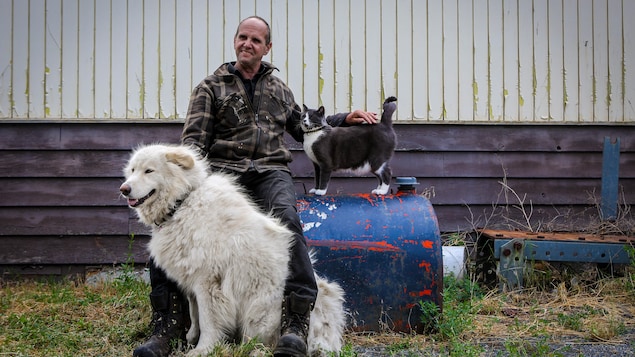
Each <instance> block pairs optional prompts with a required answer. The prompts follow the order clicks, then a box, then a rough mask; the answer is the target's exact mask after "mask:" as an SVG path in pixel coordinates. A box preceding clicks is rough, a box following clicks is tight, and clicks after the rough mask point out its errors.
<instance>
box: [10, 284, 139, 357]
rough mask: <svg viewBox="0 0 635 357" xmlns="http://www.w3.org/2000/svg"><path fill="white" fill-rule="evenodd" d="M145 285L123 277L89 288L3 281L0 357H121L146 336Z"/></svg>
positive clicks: (81, 285)
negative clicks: (78, 356) (80, 356)
mask: <svg viewBox="0 0 635 357" xmlns="http://www.w3.org/2000/svg"><path fill="white" fill-rule="evenodd" d="M148 292H149V287H148V285H147V284H146V283H144V282H143V281H141V280H138V279H136V278H131V277H128V276H123V277H120V278H117V279H116V280H114V281H113V282H110V283H105V284H100V285H99V286H88V285H85V284H77V283H75V282H73V281H69V280H66V281H44V282H36V281H20V282H11V281H9V282H7V281H4V282H2V285H1V290H0V312H1V313H0V330H2V331H3V333H2V334H0V355H2V356H5V355H8V356H33V357H34V356H77V355H78V353H79V354H81V355H84V356H121V355H123V354H122V352H123V351H124V350H128V352H126V353H125V355H128V354H129V351H130V350H129V347H130V346H133V345H134V344H135V343H137V342H138V341H139V338H140V337H141V336H143V335H145V334H146V333H147V332H149V330H148V327H147V316H149V314H150V307H149V306H150V303H149V300H148Z"/></svg>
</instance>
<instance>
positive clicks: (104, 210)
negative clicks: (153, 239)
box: [0, 207, 130, 236]
mask: <svg viewBox="0 0 635 357" xmlns="http://www.w3.org/2000/svg"><path fill="white" fill-rule="evenodd" d="M129 221H130V212H129V209H128V208H127V207H10V208H5V207H0V236H5V235H12V236H13V235H90V234H99V235H113V234H123V235H127V234H128V233H129Z"/></svg>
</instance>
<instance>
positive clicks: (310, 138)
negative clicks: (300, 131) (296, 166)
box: [302, 130, 324, 162]
mask: <svg viewBox="0 0 635 357" xmlns="http://www.w3.org/2000/svg"><path fill="white" fill-rule="evenodd" d="M322 135H324V130H318V131H314V132H311V133H304V143H303V144H302V146H303V147H304V152H305V153H306V155H307V156H308V157H309V159H311V161H313V162H317V159H316V158H315V153H313V144H314V143H315V142H316V141H318V139H320V137H322Z"/></svg>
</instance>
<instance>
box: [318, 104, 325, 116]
mask: <svg viewBox="0 0 635 357" xmlns="http://www.w3.org/2000/svg"><path fill="white" fill-rule="evenodd" d="M318 113H320V115H324V106H323V105H321V106H320V107H319V108H318Z"/></svg>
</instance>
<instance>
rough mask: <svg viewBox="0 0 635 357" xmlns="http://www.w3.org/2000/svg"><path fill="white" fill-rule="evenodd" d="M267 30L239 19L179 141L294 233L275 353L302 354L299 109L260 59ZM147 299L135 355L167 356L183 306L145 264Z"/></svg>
mask: <svg viewBox="0 0 635 357" xmlns="http://www.w3.org/2000/svg"><path fill="white" fill-rule="evenodd" d="M271 46H272V43H271V29H270V28H269V24H268V23H267V22H266V21H265V20H264V19H262V18H260V17H257V16H252V17H248V18H246V19H244V20H243V21H242V22H241V23H240V24H239V25H238V29H237V30H236V34H235V36H234V49H235V51H236V62H230V63H225V64H223V65H221V66H220V67H219V68H218V69H217V70H216V71H215V72H214V74H213V75H211V76H208V77H207V78H205V79H204V80H203V81H202V82H201V83H200V84H199V85H198V86H197V87H196V88H194V91H193V93H192V96H191V98H190V105H189V109H188V113H187V117H186V120H185V125H184V127H183V133H182V136H181V141H182V143H183V144H188V145H193V146H195V147H197V148H199V149H200V150H201V153H202V154H203V155H204V156H205V157H206V158H207V159H208V161H209V164H210V166H211V168H212V170H222V171H228V172H231V173H234V174H236V175H238V177H239V182H240V183H241V184H242V185H244V186H245V187H246V188H247V190H248V192H249V193H250V195H251V196H252V197H253V199H254V200H255V201H256V202H257V203H258V204H259V205H260V206H261V207H262V208H263V209H264V210H265V211H266V212H271V213H272V214H273V215H274V216H276V217H279V218H280V219H281V220H282V222H284V223H285V224H286V225H287V226H288V227H289V228H290V229H291V230H292V231H293V232H294V233H295V244H294V245H293V247H292V248H291V262H290V264H289V269H290V275H289V277H288V279H287V282H286V287H285V294H284V295H285V297H284V300H283V301H282V302H281V303H282V329H281V337H280V340H279V342H278V345H277V346H276V347H275V349H274V356H277V357H281V356H306V354H307V345H306V337H307V333H308V326H309V314H310V312H311V309H312V308H313V304H314V302H315V298H316V296H317V286H316V282H315V277H314V273H313V268H312V266H311V261H310V258H309V255H308V250H307V246H306V241H305V239H304V234H303V231H302V224H301V221H300V218H299V216H298V214H297V211H296V197H295V188H294V185H293V179H292V177H291V173H290V171H289V168H288V166H287V164H288V163H289V162H290V161H291V153H290V152H289V150H288V149H287V148H286V147H285V146H284V140H283V135H284V132H285V131H287V132H289V133H290V134H291V135H292V136H293V137H294V138H295V139H296V140H298V141H302V139H303V133H302V131H301V129H300V127H299V125H298V124H299V120H300V107H299V106H298V104H296V103H295V100H294V97H293V93H292V92H291V90H290V89H289V88H288V87H287V86H286V85H285V84H284V82H282V81H281V80H280V79H279V78H277V77H275V76H274V75H273V74H272V73H273V71H274V70H276V68H275V67H274V66H273V65H271V64H270V63H266V62H264V61H262V58H263V56H265V55H267V54H268V53H269V51H270V50H271ZM328 120H329V122H330V124H331V125H333V126H339V125H352V124H359V123H364V122H365V123H369V124H374V123H376V122H377V117H376V114H375V113H370V112H366V111H363V110H356V111H354V112H351V113H340V114H337V115H334V116H331V117H329V118H328ZM150 282H151V285H152V292H151V293H150V300H151V303H152V308H153V322H154V325H155V330H154V333H153V335H152V336H151V337H150V339H149V340H148V342H146V343H145V344H143V345H141V346H139V347H138V348H137V349H135V351H134V354H133V355H134V356H140V357H146V356H167V355H168V354H169V353H170V350H171V342H170V341H171V340H172V339H173V338H182V336H183V334H184V331H185V328H186V325H187V321H186V320H187V318H188V316H187V302H186V301H185V299H184V297H183V295H182V294H181V292H180V291H179V289H178V287H177V286H176V284H175V283H174V282H172V281H170V280H169V279H168V278H167V277H166V276H165V273H164V272H162V271H161V269H159V268H158V267H156V266H155V265H154V264H153V262H150Z"/></svg>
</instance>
